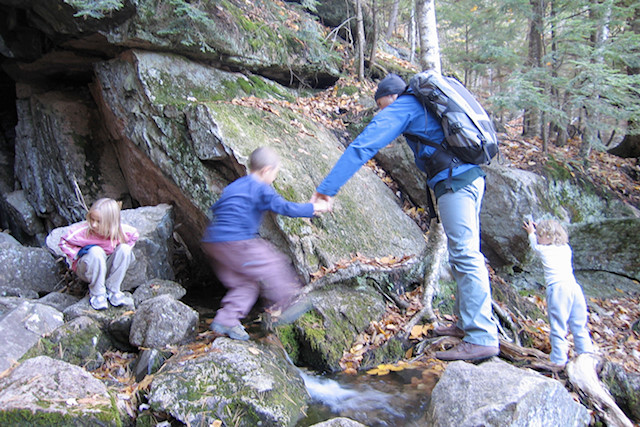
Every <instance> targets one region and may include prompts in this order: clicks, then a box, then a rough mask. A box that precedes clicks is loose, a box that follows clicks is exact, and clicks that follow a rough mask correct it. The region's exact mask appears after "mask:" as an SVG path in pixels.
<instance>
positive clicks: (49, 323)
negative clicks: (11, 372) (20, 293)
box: [0, 301, 64, 372]
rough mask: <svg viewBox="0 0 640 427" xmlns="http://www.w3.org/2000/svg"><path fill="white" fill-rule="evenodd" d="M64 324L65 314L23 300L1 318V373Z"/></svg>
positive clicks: (46, 306)
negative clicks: (43, 337)
mask: <svg viewBox="0 0 640 427" xmlns="http://www.w3.org/2000/svg"><path fill="white" fill-rule="evenodd" d="M63 323H64V319H63V317H62V313H60V312H59V311H58V310H56V309H55V308H53V307H49V306H48V305H44V304H37V303H31V302H28V301H25V302H23V303H22V304H20V305H18V306H17V307H15V308H14V309H12V310H11V311H9V312H7V313H6V314H4V315H3V316H2V317H1V318H0V342H2V343H4V344H3V345H2V346H0V372H2V371H4V370H6V369H8V368H10V367H11V366H12V365H13V364H14V363H15V362H17V361H18V359H20V358H21V357H22V356H23V355H24V354H25V353H26V352H27V350H29V349H30V348H31V347H33V346H34V345H35V344H36V343H37V342H38V340H40V338H41V337H42V336H44V335H45V334H47V333H49V332H51V331H53V330H54V329H56V328H58V327H59V326H60V325H62V324H63Z"/></svg>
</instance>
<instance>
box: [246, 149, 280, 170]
mask: <svg viewBox="0 0 640 427" xmlns="http://www.w3.org/2000/svg"><path fill="white" fill-rule="evenodd" d="M279 165H280V157H279V156H278V153H276V152H275V151H274V150H273V149H272V148H269V147H260V148H257V149H255V150H254V151H253V153H251V155H250V156H249V170H250V171H251V172H257V171H259V170H261V169H263V168H266V167H268V166H270V167H272V168H275V167H277V166H279Z"/></svg>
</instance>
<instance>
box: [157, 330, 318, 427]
mask: <svg viewBox="0 0 640 427" xmlns="http://www.w3.org/2000/svg"><path fill="white" fill-rule="evenodd" d="M308 398H309V395H308V393H307V391H306V388H305V386H304V382H303V381H302V378H301V377H300V374H299V372H298V370H297V368H296V367H295V366H293V365H292V364H291V363H290V362H289V361H288V360H287V358H286V355H285V354H284V353H283V351H282V349H281V348H280V347H277V346H275V345H271V344H268V343H266V342H255V341H248V342H244V341H236V340H232V339H229V338H217V339H216V340H215V341H214V342H213V343H212V344H211V348H210V349H209V350H208V351H207V352H206V353H203V354H201V355H198V356H196V357H194V355H193V354H192V353H188V354H184V355H182V354H177V355H176V356H174V357H172V358H171V359H169V360H168V361H167V362H166V363H165V366H164V368H163V369H162V370H161V371H160V372H158V373H157V374H155V376H154V379H153V382H152V384H151V386H150V390H149V398H148V399H149V404H150V405H151V410H152V411H154V412H164V413H169V414H171V415H172V416H173V417H174V418H176V419H178V420H179V421H181V422H183V423H185V424H190V425H210V424H211V423H213V422H214V421H216V420H221V421H222V422H223V423H224V424H225V425H235V426H247V427H249V426H251V427H253V426H256V425H278V426H291V427H293V426H294V425H295V423H296V422H297V421H298V419H300V418H301V417H302V416H303V415H304V409H305V408H306V402H307V399H308Z"/></svg>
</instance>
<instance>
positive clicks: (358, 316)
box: [277, 283, 386, 372]
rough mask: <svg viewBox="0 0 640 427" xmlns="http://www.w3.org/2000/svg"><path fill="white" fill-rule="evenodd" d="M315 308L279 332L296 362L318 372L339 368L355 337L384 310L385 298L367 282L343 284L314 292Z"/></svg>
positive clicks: (312, 295) (332, 370) (333, 370)
mask: <svg viewBox="0 0 640 427" xmlns="http://www.w3.org/2000/svg"><path fill="white" fill-rule="evenodd" d="M311 299H312V301H313V305H314V310H313V311H311V312H309V313H306V314H305V315H304V316H302V317H301V318H300V319H298V320H297V321H296V322H295V324H294V326H288V327H285V328H278V330H277V335H278V337H279V338H280V340H281V341H282V344H283V345H284V347H285V349H286V350H287V352H288V353H289V355H290V356H291V358H292V360H293V361H294V363H297V364H301V365H304V366H308V367H309V368H310V369H314V370H316V371H319V372H325V371H329V372H335V371H338V370H340V365H339V362H340V359H341V358H342V355H343V353H344V351H345V350H348V349H349V348H351V346H352V344H353V342H354V340H355V337H356V336H357V335H358V334H359V333H360V332H362V331H363V330H365V329H366V328H367V326H369V323H370V322H371V321H372V320H377V319H379V318H381V317H382V315H383V314H384V312H385V308H386V305H385V302H384V299H383V297H382V296H381V295H380V294H379V293H378V292H377V291H376V290H374V289H372V288H371V287H368V286H366V285H362V286H356V287H348V286H346V285H345V284H344V283H342V284H341V286H334V287H331V288H325V289H321V290H316V291H314V292H313V293H312V294H311Z"/></svg>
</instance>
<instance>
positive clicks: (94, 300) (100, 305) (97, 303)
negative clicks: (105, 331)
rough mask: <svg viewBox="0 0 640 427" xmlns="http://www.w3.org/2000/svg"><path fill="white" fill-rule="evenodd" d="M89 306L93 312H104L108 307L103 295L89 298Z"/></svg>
mask: <svg viewBox="0 0 640 427" xmlns="http://www.w3.org/2000/svg"><path fill="white" fill-rule="evenodd" d="M89 304H91V307H93V308H94V310H104V309H105V308H107V307H109V303H108V302H107V298H106V297H105V296H104V295H95V296H92V297H91V298H89Z"/></svg>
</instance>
